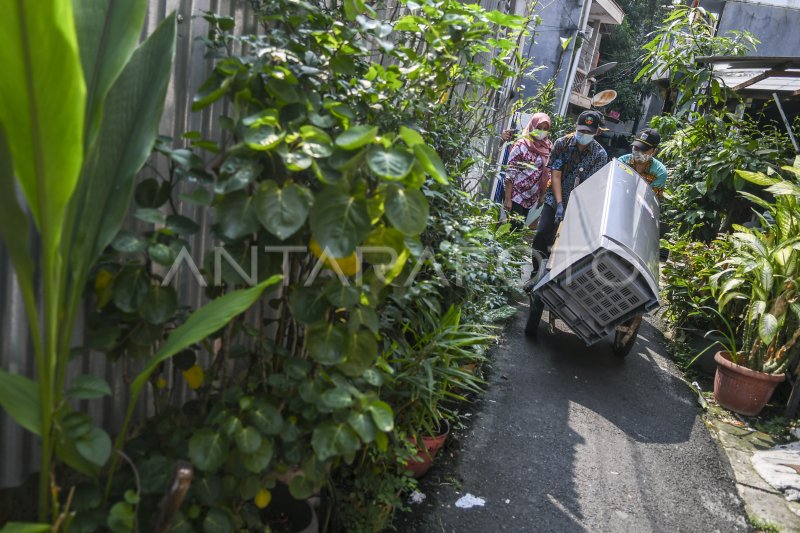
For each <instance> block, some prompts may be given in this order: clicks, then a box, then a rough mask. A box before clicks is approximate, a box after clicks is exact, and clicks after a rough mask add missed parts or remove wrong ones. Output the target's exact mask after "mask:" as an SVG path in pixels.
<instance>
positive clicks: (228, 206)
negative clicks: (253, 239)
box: [217, 191, 258, 239]
mask: <svg viewBox="0 0 800 533" xmlns="http://www.w3.org/2000/svg"><path fill="white" fill-rule="evenodd" d="M217 226H218V228H219V232H220V233H221V234H222V235H223V236H224V237H226V238H228V239H239V238H241V237H244V236H245V235H249V234H250V233H254V232H255V231H256V230H257V229H258V219H256V215H255V211H254V210H253V197H252V196H248V195H247V194H245V192H244V191H235V192H232V193H229V194H226V195H225V196H224V197H223V198H222V200H220V202H219V203H218V204H217Z"/></svg>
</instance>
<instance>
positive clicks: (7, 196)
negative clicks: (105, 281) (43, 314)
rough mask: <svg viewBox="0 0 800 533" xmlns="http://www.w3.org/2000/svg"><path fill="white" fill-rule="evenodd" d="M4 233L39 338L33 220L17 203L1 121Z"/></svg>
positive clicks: (0, 223) (0, 230)
mask: <svg viewBox="0 0 800 533" xmlns="http://www.w3.org/2000/svg"><path fill="white" fill-rule="evenodd" d="M0 236H2V237H3V243H4V244H5V248H6V250H7V251H8V254H9V256H11V263H12V264H13V265H14V272H15V273H16V274H17V283H19V286H20V290H21V291H22V295H23V298H24V301H25V310H26V311H27V313H28V322H29V324H30V325H31V326H32V332H33V338H34V339H38V338H39V334H38V333H37V330H38V324H39V319H38V318H37V316H36V299H35V296H34V289H33V275H34V264H33V257H32V256H31V253H30V248H28V246H29V243H30V223H29V222H28V216H27V215H26V214H25V213H24V212H23V211H22V208H21V207H20V205H19V203H18V202H17V191H16V189H15V187H14V168H13V166H12V163H11V153H10V151H9V148H8V143H7V142H6V136H5V131H4V129H3V125H2V124H0Z"/></svg>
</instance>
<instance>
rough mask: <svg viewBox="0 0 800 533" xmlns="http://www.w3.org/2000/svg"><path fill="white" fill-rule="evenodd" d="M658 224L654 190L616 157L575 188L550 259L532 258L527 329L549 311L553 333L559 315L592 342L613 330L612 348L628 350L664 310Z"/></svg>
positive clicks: (533, 332) (533, 328)
mask: <svg viewBox="0 0 800 533" xmlns="http://www.w3.org/2000/svg"><path fill="white" fill-rule="evenodd" d="M658 223H659V206H658V201H657V199H656V196H655V194H654V193H653V191H652V189H651V188H650V187H649V185H648V184H647V182H646V181H645V180H644V179H642V178H641V177H640V176H639V175H638V174H637V173H636V172H635V171H634V170H633V169H632V168H630V167H629V166H627V165H625V164H624V163H621V162H619V161H617V160H612V161H611V162H610V163H608V164H607V165H606V166H604V167H603V168H602V169H600V170H599V171H598V172H596V173H595V174H593V175H592V176H591V177H589V178H588V179H587V180H586V181H584V182H583V183H581V184H580V185H579V186H578V187H576V188H575V190H573V191H572V194H571V195H570V201H569V204H568V207H567V211H566V213H565V217H564V221H563V222H562V223H561V224H560V226H559V228H558V229H557V235H556V240H555V243H554V244H553V246H552V248H551V250H550V256H549V257H547V258H538V257H534V266H536V265H537V263H538V265H539V268H538V272H537V274H536V275H535V279H532V280H531V281H529V282H528V283H527V284H526V289H527V290H528V292H529V295H530V300H531V307H530V314H529V316H528V322H527V324H526V327H525V333H526V334H528V335H530V336H536V334H537V332H538V327H539V323H540V321H541V317H542V313H543V312H544V310H545V309H547V310H548V314H549V317H548V318H549V320H548V322H549V326H550V327H549V330H550V332H551V333H552V332H553V331H554V330H555V320H556V318H559V319H561V320H562V321H563V322H564V323H566V324H567V326H569V328H570V329H571V330H572V331H573V332H574V333H575V334H576V335H578V336H579V337H580V338H581V339H582V340H583V341H584V342H585V343H586V345H587V346H591V345H592V344H594V343H596V342H597V341H599V340H601V339H604V338H606V337H607V336H608V335H610V334H611V333H612V332H613V333H614V353H616V354H617V355H620V356H623V357H624V356H625V355H627V354H628V353H629V352H630V351H631V349H632V348H633V345H634V344H635V342H636V337H637V333H638V330H639V326H640V325H641V322H642V316H643V315H644V313H646V312H648V311H650V310H652V309H654V308H656V307H658V249H659V226H658ZM534 255H536V254H534Z"/></svg>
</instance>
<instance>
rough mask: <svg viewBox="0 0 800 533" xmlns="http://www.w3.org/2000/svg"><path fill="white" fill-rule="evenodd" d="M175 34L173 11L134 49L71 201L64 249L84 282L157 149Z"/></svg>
mask: <svg viewBox="0 0 800 533" xmlns="http://www.w3.org/2000/svg"><path fill="white" fill-rule="evenodd" d="M175 35H176V25H175V15H174V14H173V15H170V16H169V17H167V18H166V19H165V20H164V21H163V22H162V23H161V24H160V25H159V27H158V28H157V29H156V31H155V32H153V34H152V35H150V37H149V38H148V39H147V40H146V41H145V42H144V43H143V44H142V45H141V46H140V47H139V48H138V49H137V50H136V51H135V52H134V54H133V56H132V57H131V59H130V61H129V62H128V64H127V65H126V66H125V68H124V70H123V71H122V73H121V74H120V75H119V77H118V78H117V79H116V81H115V82H114V84H113V86H112V87H111V90H110V91H109V92H108V96H107V98H106V104H105V110H104V112H103V116H102V119H101V123H100V131H99V134H98V136H97V139H96V140H95V142H94V143H93V144H92V146H91V148H90V150H89V152H88V154H87V156H86V160H85V164H84V167H83V172H82V174H81V180H80V183H79V185H78V190H77V191H76V193H75V196H74V198H73V201H72V202H71V203H70V212H69V222H68V228H70V229H69V231H71V232H72V233H71V234H72V235H73V240H70V241H68V240H67V239H65V242H64V254H65V255H67V254H69V257H70V262H71V264H72V269H71V275H72V276H73V277H74V278H73V279H74V283H75V285H77V286H78V287H82V286H83V281H84V280H83V279H82V277H83V276H84V275H85V274H86V272H87V270H88V268H89V267H90V266H91V264H92V263H93V262H94V260H95V259H96V258H97V257H98V256H99V255H100V254H101V253H102V252H103V250H104V249H105V247H106V246H107V245H108V244H109V243H110V242H111V241H112V240H113V239H114V236H115V235H116V233H117V231H118V230H119V227H120V225H121V224H122V220H123V218H124V217H125V214H126V213H127V206H128V204H129V202H130V197H131V192H132V190H133V184H134V177H135V176H136V173H137V172H138V171H139V169H140V168H141V167H142V165H144V163H145V161H147V158H148V156H149V155H150V152H151V150H152V147H153V143H154V142H155V139H156V136H157V134H158V123H159V121H160V119H161V114H162V112H163V110H164V98H165V95H166V91H167V85H168V84H169V79H170V75H171V73H172V61H173V57H174V55H175ZM75 285H74V286H75Z"/></svg>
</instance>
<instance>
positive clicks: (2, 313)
mask: <svg viewBox="0 0 800 533" xmlns="http://www.w3.org/2000/svg"><path fill="white" fill-rule="evenodd" d="M249 6H250V4H249V2H245V1H241V0H151V1H150V3H149V6H148V10H147V15H146V20H145V26H144V30H143V32H142V34H143V37H144V36H147V35H150V34H151V33H152V32H153V31H154V30H155V28H156V26H158V24H159V23H160V22H161V21H162V20H164V19H165V18H166V17H167V16H168V15H169V14H170V13H172V12H173V11H174V12H176V13H177V14H178V21H179V22H178V42H177V48H176V55H175V65H174V71H173V75H172V79H171V81H170V85H169V89H168V92H167V100H166V105H165V108H164V115H163V117H162V119H161V127H160V130H159V132H160V133H161V134H162V135H167V136H170V137H172V138H173V139H175V144H176V146H177V145H178V144H180V142H181V141H180V139H181V135H182V134H183V133H185V132H187V131H200V132H201V133H202V134H203V135H204V136H207V137H213V136H214V134H215V132H216V131H217V130H218V127H217V124H216V118H217V117H218V116H219V114H220V109H219V108H210V109H205V110H204V111H202V112H199V113H193V112H192V111H191V105H192V96H193V95H194V94H195V92H196V91H197V88H198V87H199V86H200V84H201V83H202V82H203V81H205V79H206V78H207V77H208V76H209V75H210V73H211V71H212V68H213V62H212V60H210V59H207V58H206V57H205V53H206V50H205V45H204V44H203V42H202V41H201V40H200V39H198V37H204V36H205V35H206V34H207V33H208V23H207V22H206V21H205V20H203V18H202V16H201V15H202V12H203V11H213V12H215V13H218V14H221V15H228V16H232V17H234V18H235V20H236V25H237V28H244V29H245V30H248V31H252V30H254V29H255V28H254V24H253V22H252V21H253V16H252V12H251V10H250V7H249ZM160 170H162V171H163V170H164V169H163V168H162V169H160ZM152 173H153V171H152V170H151V171H148V170H144V171H142V175H143V176H144V177H149V176H150V175H151V174H152ZM180 209H181V211H182V214H183V215H186V216H189V217H192V218H193V219H195V220H196V221H197V222H198V223H199V224H200V225H201V231H199V232H198V234H197V235H198V236H197V237H195V238H194V242H192V241H190V244H191V247H192V248H191V249H192V250H193V252H194V253H196V254H197V255H196V256H195V257H202V256H203V254H204V253H205V250H206V248H207V246H208V244H209V243H208V242H204V240H203V239H204V237H203V236H204V235H208V231H207V230H208V221H207V220H206V219H205V217H204V213H203V212H200V211H198V212H194V208H193V207H192V206H191V205H182V206H180ZM177 282H178V284H179V285H178V286H177V287H176V288H177V290H178V293H179V294H180V295H181V299H182V300H183V301H184V303H190V304H192V303H194V304H197V303H199V301H200V298H201V292H200V291H201V289H200V287H198V286H197V285H196V284H194V283H192V280H191V279H189V277H188V276H184V277H183V278H181V277H178V278H177ZM78 324H79V325H78V328H76V332H75V339H76V341H75V344H81V343H80V339H81V338H82V335H83V328H82V326H81V321H79V322H78ZM0 368H3V369H5V370H7V371H9V372H13V373H22V374H25V375H28V376H35V362H34V357H33V347H32V345H31V341H30V335H29V333H28V325H27V320H26V317H25V310H24V306H23V302H22V297H21V294H20V292H19V289H18V287H17V284H16V279H15V276H14V272H13V268H12V267H11V264H10V261H9V258H8V255H7V254H6V252H5V250H4V249H3V245H2V242H0ZM115 368H116V371H114V372H112V366H111V365H109V364H108V363H107V362H106V360H105V357H103V356H102V355H99V354H94V355H93V356H92V357H90V358H81V359H80V360H79V361H76V364H75V365H73V366H72V367H71V368H70V372H69V375H70V376H75V375H80V374H85V373H92V374H96V375H100V376H103V377H104V378H105V379H106V380H107V381H108V382H109V383H110V384H111V387H112V390H113V392H114V395H113V397H111V398H108V399H106V400H105V401H99V400H97V401H92V402H86V403H85V405H84V406H82V407H83V408H84V409H87V410H88V412H89V413H90V414H91V415H92V416H93V417H94V419H95V420H96V421H97V422H98V423H99V424H100V425H101V426H103V427H104V428H107V429H109V430H110V431H112V432H113V431H114V430H115V429H117V428H118V427H119V425H120V423H121V417H122V415H123V414H124V408H125V405H126V395H127V386H126V384H125V381H124V379H123V373H122V372H120V371H119V370H120V369H119V367H118V366H117V367H115ZM146 400H147V399H145V401H143V402H142V405H145V404H146ZM37 464H38V450H37V448H36V441H35V439H33V438H32V437H31V436H30V434H28V433H27V432H26V431H24V430H23V429H21V428H20V427H19V426H17V425H16V424H15V423H14V422H13V421H12V420H11V419H10V418H9V417H8V416H7V415H5V414H4V413H3V412H2V410H0V488H2V487H9V486H15V485H18V484H20V483H22V482H23V481H24V480H25V478H26V477H27V476H28V475H30V473H31V472H34V471H35V469H36V465H37Z"/></svg>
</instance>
